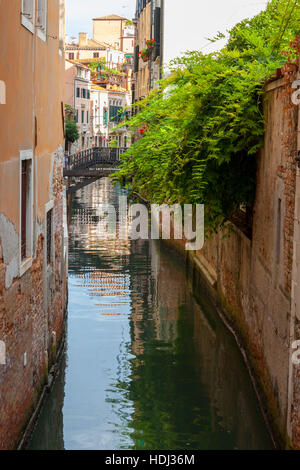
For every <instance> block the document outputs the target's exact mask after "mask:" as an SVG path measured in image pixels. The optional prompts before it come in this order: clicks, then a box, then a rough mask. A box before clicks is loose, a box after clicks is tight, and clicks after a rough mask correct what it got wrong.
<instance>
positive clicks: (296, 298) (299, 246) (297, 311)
mask: <svg viewBox="0 0 300 470" xmlns="http://www.w3.org/2000/svg"><path fill="white" fill-rule="evenodd" d="M297 79H300V72H298V75H297ZM299 151H300V106H299V105H298V137H297V155H299ZM296 172H297V173H296V188H295V214H294V240H293V267H292V293H291V321H290V351H289V381H288V410H287V432H288V436H289V438H290V441H291V443H292V442H293V422H292V419H293V418H292V408H293V404H294V403H293V402H294V373H295V369H294V368H295V367H297V366H295V365H294V364H293V363H292V355H293V353H294V352H295V351H296V349H293V348H292V345H293V343H294V341H295V340H296V338H295V323H296V319H297V320H298V321H300V169H299V168H298V164H297V169H296ZM298 406H299V407H300V403H298Z"/></svg>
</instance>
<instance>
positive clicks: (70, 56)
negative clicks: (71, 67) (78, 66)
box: [69, 52, 75, 60]
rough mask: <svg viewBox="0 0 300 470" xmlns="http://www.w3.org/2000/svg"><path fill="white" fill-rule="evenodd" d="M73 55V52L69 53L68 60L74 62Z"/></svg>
mask: <svg viewBox="0 0 300 470" xmlns="http://www.w3.org/2000/svg"><path fill="white" fill-rule="evenodd" d="M74 57H75V54H74V52H70V53H69V60H74Z"/></svg>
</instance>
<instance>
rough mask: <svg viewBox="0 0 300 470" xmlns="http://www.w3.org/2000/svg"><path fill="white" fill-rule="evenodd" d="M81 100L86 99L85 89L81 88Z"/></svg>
mask: <svg viewBox="0 0 300 470" xmlns="http://www.w3.org/2000/svg"><path fill="white" fill-rule="evenodd" d="M81 98H86V89H85V88H81Z"/></svg>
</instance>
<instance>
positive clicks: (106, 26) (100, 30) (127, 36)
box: [93, 15, 134, 54]
mask: <svg viewBox="0 0 300 470" xmlns="http://www.w3.org/2000/svg"><path fill="white" fill-rule="evenodd" d="M93 39H94V40H95V41H98V42H105V43H108V44H109V45H110V46H111V47H114V48H115V49H117V50H120V51H122V52H125V53H127V54H133V49H134V27H133V25H132V24H131V22H130V21H129V20H127V19H126V18H122V17H121V16H118V15H108V16H101V17H99V18H94V19H93Z"/></svg>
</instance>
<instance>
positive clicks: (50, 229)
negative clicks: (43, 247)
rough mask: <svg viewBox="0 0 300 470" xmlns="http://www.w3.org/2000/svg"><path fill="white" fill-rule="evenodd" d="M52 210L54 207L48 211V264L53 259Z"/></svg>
mask: <svg viewBox="0 0 300 470" xmlns="http://www.w3.org/2000/svg"><path fill="white" fill-rule="evenodd" d="M52 212H53V209H50V210H49V211H48V212H47V221H46V223H47V232H46V233H47V254H46V255H47V264H48V265H49V264H51V261H52Z"/></svg>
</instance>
